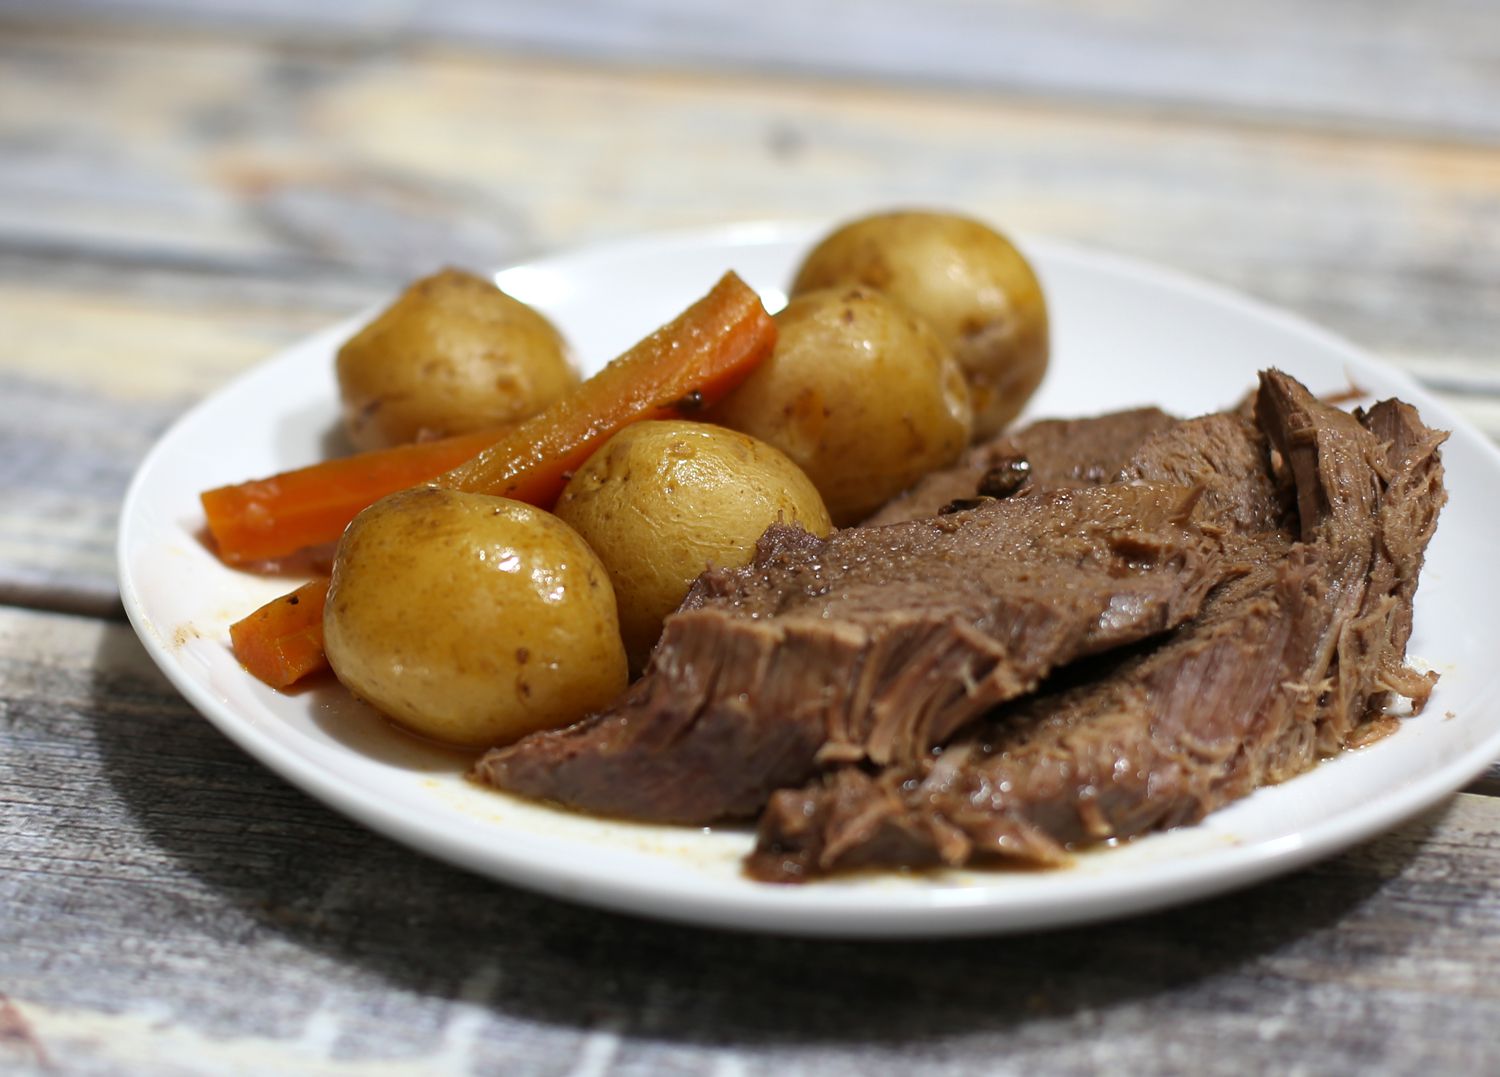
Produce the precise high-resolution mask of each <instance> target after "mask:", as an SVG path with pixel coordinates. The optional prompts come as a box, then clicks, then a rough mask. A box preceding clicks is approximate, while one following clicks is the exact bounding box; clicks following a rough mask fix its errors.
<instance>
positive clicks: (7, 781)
mask: <svg viewBox="0 0 1500 1077" xmlns="http://www.w3.org/2000/svg"><path fill="white" fill-rule="evenodd" d="M312 6H314V5H303V4H299V3H292V2H291V0H275V2H271V3H259V4H254V3H251V2H249V0H243V2H236V0H218V2H216V3H210V4H193V3H189V2H187V0H155V2H152V0H138V2H130V3H104V2H103V0H93V2H89V0H77V2H68V3H52V4H44V3H30V4H28V3H24V2H17V0H5V2H0V12H4V13H5V14H4V15H3V20H4V21H0V400H3V402H4V420H3V424H0V495H3V496H0V797H3V799H4V802H5V811H4V815H3V817H0V992H3V995H0V1070H4V1071H5V1072H13V1073H15V1072H19V1073H52V1072H66V1073H73V1072H77V1073H150V1074H177V1073H241V1072H243V1073H259V1072H273V1071H274V1072H283V1073H319V1074H327V1073H343V1072H367V1071H368V1072H373V1073H380V1074H386V1073H390V1074H395V1073H404V1072H412V1073H450V1072H453V1073H458V1072H471V1071H473V1072H493V1073H506V1074H511V1073H524V1074H531V1073H536V1074H544V1073H545V1074H552V1073H556V1074H563V1073H574V1074H602V1073H620V1074H636V1073H638V1074H664V1073H674V1074H676V1073H680V1074H689V1073H691V1074H699V1073H703V1074H709V1073H712V1074H720V1075H724V1077H729V1075H739V1074H752V1073H770V1072H773V1071H774V1072H778V1073H779V1072H784V1071H797V1070H802V1071H810V1072H819V1073H830V1074H855V1073H858V1074H861V1075H870V1074H884V1073H892V1074H895V1073H902V1074H906V1073H919V1074H925V1073H971V1072H976V1071H992V1072H1018V1073H1019V1072H1032V1071H1045V1072H1090V1071H1096V1070H1112V1071H1113V1070H1119V1071H1125V1072H1130V1071H1147V1072H1148V1071H1176V1072H1191V1073H1226V1074H1227V1073H1241V1072H1246V1071H1255V1070H1263V1071H1297V1070H1306V1071H1317V1072H1335V1073H1349V1072H1356V1071H1358V1072H1361V1073H1365V1072H1372V1071H1373V1072H1382V1071H1390V1072H1423V1073H1449V1072H1455V1073H1456V1072H1471V1073H1477V1072H1482V1071H1484V1070H1486V1069H1488V1070H1490V1071H1491V1072H1493V1071H1494V1070H1495V1067H1496V1066H1497V1064H1500V1032H1497V1031H1496V1029H1497V1028H1500V986H1497V984H1500V975H1497V974H1500V892H1497V885H1496V882H1495V879H1496V877H1497V873H1500V771H1497V770H1492V771H1491V772H1490V775H1489V776H1488V777H1487V778H1484V779H1481V780H1480V781H1478V782H1477V783H1476V784H1474V785H1473V786H1471V787H1470V788H1469V789H1468V790H1467V791H1465V792H1463V793H1460V794H1458V795H1457V796H1456V797H1455V798H1453V799H1452V800H1451V801H1450V802H1448V803H1446V804H1444V805H1442V806H1440V807H1438V808H1436V809H1434V810H1432V811H1430V812H1428V813H1427V814H1426V815H1424V816H1423V817H1421V818H1419V819H1416V820H1413V821H1412V822H1411V823H1409V824H1408V825H1406V826H1404V827H1402V828H1401V829H1399V830H1396V831H1394V832H1392V833H1390V834H1388V835H1386V836H1385V837H1382V838H1380V839H1379V840H1376V841H1374V842H1372V843H1370V844H1368V845H1365V846H1363V847H1361V848H1357V849H1355V850H1353V851H1352V852H1349V853H1347V854H1346V855H1343V856H1341V857H1338V858H1337V859H1334V860H1330V861H1328V862H1326V863H1323V864H1321V865H1318V866H1316V867H1314V868H1311V869H1309V870H1306V871H1303V872H1301V873H1299V874H1296V875H1293V876H1291V877H1288V878H1285V879H1282V880H1280V881H1277V882H1273V883H1270V884H1266V885H1263V886H1259V887H1256V888H1254V889H1252V890H1248V891H1246V892H1243V893H1239V894H1236V895H1233V896H1230V897H1226V898H1222V899H1219V900H1214V901H1208V902H1204V903H1200V904H1196V905H1192V906H1189V907H1186V908H1182V909H1178V910H1175V911H1171V912H1166V913H1162V914H1160V915H1155V916H1150V917H1146V918H1141V919H1135V920H1130V921H1126V922H1123V923H1118V924H1112V925H1107V926H1102V927H1097V928H1088V929H1078V930H1071V931H1061V932H1054V933H1047V934H1041V935H1036V936H1031V937H1023V938H999V939H993V940H975V941H963V942H952V943H946V942H938V943H933V942H924V943H910V944H905V943H901V944H890V943H882V944H873V943H852V942H836V943H829V942H813V941H796V940H789V939H778V938H762V937H750V936H741V935H736V934H729V933H715V932H709V931H702V930H694V929H688V928H683V927H675V926H665V925H660V924H655V923H649V922H644V921H638V920H635V919H629V918H625V917H620V916H614V915H609V914H605V913H600V912H595V911H590V910H588V909H584V908H579V907H573V906H569V905H564V904H560V903H557V902H554V901H551V900H546V899H543V898H540V897H535V896H532V895H530V894H527V893H523V892H520V891H517V890H513V889H509V888H507V887H505V886H501V885H497V884H494V883H490V882H487V881H484V880H482V879H479V878H476V877H472V876H469V875H466V874H462V873H459V872H457V871H454V870H450V869H448V868H445V867H442V866H440V865H438V864H436V863H433V862H431V861H429V860H426V859H424V858H423V857H421V856H418V855H416V854H414V853H410V852H408V851H406V850H405V849H402V848H398V847H397V846H395V845H393V844H391V843H389V842H387V841H385V840H383V839H380V838H377V837H375V836H373V835H371V834H369V833H367V832H365V831H364V830H362V829H361V828H359V827H358V826H356V825H354V824H352V823H349V822H347V821H345V820H344V819H343V818H342V817H340V816H338V815H335V814H333V813H332V812H330V811H328V810H326V809H325V808H323V807H322V806H320V805H319V804H317V803H315V802H313V801H311V800H309V799H308V798H307V797H305V796H303V795H302V794H300V793H299V792H296V791H295V790H293V789H292V788H290V787H289V786H287V785H285V784H283V783H282V782H281V781H279V780H277V779H276V778H274V777H272V776H271V775H270V774H269V773H267V772H266V771H264V770H263V769H262V768H261V767H260V766H258V765H257V764H256V763H254V762H252V761H251V760H250V759H249V758H247V757H246V756H244V755H243V754H241V753H240V752H239V751H237V750H236V749H235V748H233V747H232V746H231V745H230V744H229V743H228V742H226V741H225V740H224V739H223V738H222V737H221V736H220V735H219V734H217V733H216V732H215V731H214V730H213V729H212V728H211V727H210V726H209V725H208V724H207V723H206V722H203V721H201V720H199V719H198V718H197V717H196V716H195V715H194V713H193V712H192V711H191V709H190V708H189V707H188V706H187V704H186V703H184V702H183V701H182V700H181V699H180V698H179V697H178V696H177V695H176V694H175V693H174V692H173V691H172V690H171V689H170V687H169V686H168V685H167V684H166V682H165V681H164V680H163V679H162V678H161V677H160V676H159V675H158V674H157V673H156V672H155V670H154V668H153V667H152V665H151V663H150V661H149V660H148V658H147V657H146V655H145V653H144V652H143V650H142V648H141V647H140V645H139V644H138V643H137V641H136V639H135V637H134V635H133V634H132V633H131V631H130V629H129V628H128V627H127V625H126V624H125V623H124V621H123V618H122V616H121V612H120V607H119V600H118V596H117V592H116V587H115V581H114V568H113V556H112V543H113V538H114V530H115V524H116V515H117V510H118V504H119V500H120V497H121V495H122V492H123V490H124V487H125V484H126V482H127V480H128V478H129V476H130V474H131V472H132V469H133V468H134V467H135V465H136V463H137V461H138V460H139V459H140V457H141V456H142V454H143V453H144V452H145V450H146V449H147V447H148V446H149V445H150V444H151V442H152V440H153V439H154V438H155V437H156V436H157V435H158V434H160V433H161V431H162V430H163V428H164V427H165V426H166V424H167V423H168V422H170V421H171V419H172V418H173V417H174V416H176V415H177V414H178V413H180V412H181V411H182V410H183V409H184V408H185V407H187V406H188V405H189V404H191V403H192V402H193V401H194V400H196V399H198V398H199V397H201V396H202V395H204V394H205V393H207V392H209V391H211V390H212V389H214V388H215V387H216V386H218V385H220V384H222V383H223V382H224V381H225V380H226V379H227V378H228V377H230V376H231V375H232V374H234V373H235V372H237V371H239V370H241V369H243V368H245V367H246V366H247V365H249V364H251V363H254V362H255V361H256V360H258V359H260V358H262V357H264V356H265V355H267V354H269V353H270V352H271V351H273V350H274V349H276V348H277V347H278V346H280V345H283V344H286V343H288V342H290V341H292V340H295V339H296V338H298V337H299V336H301V335H302V334H304V333H306V332H308V331H309V330H311V329H313V328H316V327H320V326H322V325H324V324H326V323H328V322H330V321H332V320H334V319H336V318H338V317H340V316H343V315H346V314H348V313H349V312H350V311H352V310H355V309H357V308H359V307H361V306H362V305H364V304H367V303H370V302H373V301H376V300H378V299H381V298H383V297H385V296H387V295H389V294H390V292H391V290H392V289H393V288H394V287H395V286H396V285H398V284H399V283H400V282H402V281H403V280H405V279H407V278H409V277H411V276H414V275H416V274H418V273H420V272H422V271H425V270H426V269H428V268H430V267H432V266H434V265H436V264H439V263H441V262H447V261H452V262H458V263H462V264H469V265H478V266H488V265H493V264H497V263H503V262H506V261H510V260H513V259H518V258H522V257H525V256H528V255H532V254H535V253H537V252H542V251H548V250H552V249H554V248H559V247H566V246H570V245H576V244H581V243H587V242H592V241H596V240H601V239H606V238H610V237H614V236H617V235H623V234H628V233H633V232H640V231H645V230H651V229H657V228H662V227H676V226H690V225H697V224H705V223H715V222H722V221H726V220H736V219H746V218H765V217H783V216H789V215H790V216H798V217H809V216H841V215H850V214H853V213H856V212H861V211H865V210H868V209H870V208H874V207H880V206H885V205H889V204H896V203H913V202H916V203H929V204H931V203H938V204H942V205H946V206H953V207H959V208H963V209H965V210H968V211H969V212H972V213H974V214H977V215H979V216H982V217H986V218H988V219H991V220H993V221H996V222H1000V223H1001V224H1003V225H1004V226H1006V227H1011V228H1015V229H1022V230H1031V231H1037V232H1047V233H1052V234H1055V235H1059V236H1064V237H1069V238H1075V239H1078V240H1081V241H1085V242H1087V243H1090V244H1093V245H1097V246H1101V247H1107V248H1113V249H1116V250H1119V251H1122V252H1126V253H1129V254H1135V255H1141V256H1145V257H1148V258H1152V259H1156V260H1158V261H1161V262H1165V263H1168V264H1170V265H1173V266H1176V267H1178V268H1181V269H1183V270H1187V271H1190V272H1193V273H1197V274H1201V275H1202V276H1205V277H1208V278H1211V279H1215V280H1218V281H1221V282H1224V283H1226V284H1229V285H1232V286H1235V287H1238V288H1242V289H1244V290H1246V291H1248V292H1250V293H1252V294H1255V295H1258V296H1260V297H1263V298H1265V299H1268V300H1270V301H1273V302H1275V303H1279V304H1282V305H1285V306H1287V307H1290V308H1292V309H1294V310H1296V311H1299V312H1301V313H1303V314H1306V315H1308V316H1310V317H1312V318H1313V319H1315V320H1317V321H1320V322H1322V323H1324V324H1326V325H1328V326H1330V327H1331V328H1333V329H1335V330H1337V331H1339V332H1342V333H1344V334H1346V335H1348V336H1350V337H1352V338H1353V339H1355V340H1356V341H1358V342H1359V343H1361V344H1363V345H1365V346H1367V347H1368V348H1370V349H1371V350H1372V351H1374V352H1375V353H1377V354H1379V355H1380V356H1382V357H1384V358H1385V359H1387V360H1389V361H1391V362H1393V363H1395V364H1398V365H1400V366H1403V367H1405V368H1406V369H1408V370H1410V371H1411V372H1412V373H1413V374H1415V375H1416V376H1417V377H1418V378H1420V379H1421V380H1422V381H1423V382H1424V383H1426V385H1428V386H1429V387H1430V388H1432V389H1433V390H1434V391H1436V392H1438V393H1439V394H1441V395H1443V396H1445V397H1447V398H1448V399H1449V400H1450V401H1451V402H1452V403H1453V404H1454V406H1456V407H1457V408H1459V409H1460V410H1461V411H1463V412H1464V413H1465V414H1466V415H1468V416H1469V417H1470V418H1471V419H1473V420H1474V421H1475V422H1476V423H1477V424H1479V425H1480V426H1481V427H1482V428H1484V429H1485V430H1487V431H1488V432H1490V433H1491V434H1494V435H1500V361H1497V356H1496V353H1495V347H1496V341H1497V340H1500V6H1496V5H1493V4H1484V3H1465V2H1463V0H1435V2H1433V3H1428V4H1423V5H1411V4H1401V3H1397V2H1396V0H1367V2H1359V0H1349V2H1347V3H1342V4H1328V5H1304V4H1301V3H1296V2H1294V0H1269V2H1267V3H1262V4H1255V5H1235V6H1233V7H1231V6H1230V5H1201V4H1192V3H1188V2H1186V0H1157V2H1155V3H1143V2H1136V3H1123V4H1113V5H1101V4H1095V3H1089V2H1086V0H1065V2H1057V3H1049V4H1034V3H1027V2H1024V0H995V2H993V3H990V4H985V5H981V4H975V3H972V2H969V3H965V2H963V0H943V2H941V3H929V4H922V5H904V4H899V3H895V2H880V3H873V4H865V5H856V4H854V3H850V2H840V3H832V4H825V5H810V4H795V3H791V2H788V0H763V2H762V4H760V5H758V10H757V12H756V14H754V15H753V16H752V15H750V14H748V12H749V11H750V9H751V8H752V7H756V6H755V5H735V6H734V7H732V8H731V7H728V6H725V7H718V6H712V5H697V4H691V3H686V2H681V0H678V2H672V0H631V2H629V3H623V4H609V3H606V2H604V0H588V2H583V3H578V4H574V5H572V6H565V5H555V6H553V5H548V4H546V3H521V2H513V3H510V4H499V5H487V4H480V3H476V2H472V0H471V2H463V0H453V2H449V3H441V4H434V5H425V6H422V7H421V9H420V10H418V5H415V4H412V5H406V6H399V5H392V4H389V3H379V2H374V0H370V2H363V3H361V2H356V0H345V2H343V3H339V4H334V5H320V6H318V8H319V13H317V14H311V15H309V14H305V13H302V12H301V9H302V8H303V7H312Z"/></svg>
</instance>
